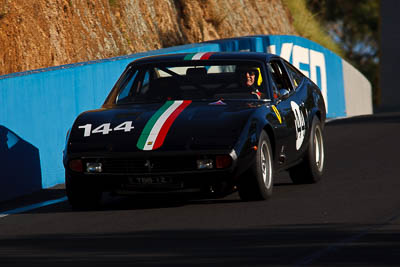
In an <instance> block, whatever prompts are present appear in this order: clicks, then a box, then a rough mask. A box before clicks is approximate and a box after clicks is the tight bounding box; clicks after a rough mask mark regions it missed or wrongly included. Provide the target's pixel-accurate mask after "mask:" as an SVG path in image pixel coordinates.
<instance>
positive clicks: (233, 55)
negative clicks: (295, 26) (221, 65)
mask: <svg viewBox="0 0 400 267" xmlns="http://www.w3.org/2000/svg"><path fill="white" fill-rule="evenodd" d="M271 57H276V55H273V54H267V53H260V52H196V53H178V54H166V55H156V56H148V57H143V58H139V59H136V60H135V61H133V62H132V63H131V64H148V63H168V62H179V61H190V60H193V61H198V60H199V59H200V60H212V61H231V60H232V61H235V60H238V61H245V60H250V61H253V60H254V61H266V60H268V59H269V58H271Z"/></svg>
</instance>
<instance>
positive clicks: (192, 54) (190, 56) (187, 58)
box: [183, 53, 196, 60]
mask: <svg viewBox="0 0 400 267" xmlns="http://www.w3.org/2000/svg"><path fill="white" fill-rule="evenodd" d="M194 55H196V53H190V54H187V55H186V56H185V57H184V58H183V60H192V57H193V56H194Z"/></svg>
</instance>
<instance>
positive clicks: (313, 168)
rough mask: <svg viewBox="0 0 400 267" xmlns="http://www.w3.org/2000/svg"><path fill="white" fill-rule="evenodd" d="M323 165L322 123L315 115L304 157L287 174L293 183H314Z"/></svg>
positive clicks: (322, 171) (319, 178)
mask: <svg viewBox="0 0 400 267" xmlns="http://www.w3.org/2000/svg"><path fill="white" fill-rule="evenodd" d="M324 166H325V150H324V136H323V131H322V124H321V122H320V120H319V119H318V117H316V116H315V117H314V118H313V121H312V126H311V134H310V140H309V142H308V149H307V151H306V153H305V157H304V159H303V161H302V162H301V163H300V164H299V165H297V166H295V167H293V168H291V169H290V170H289V175H290V178H291V179H292V181H293V183H295V184H311V183H316V182H318V181H319V180H321V178H322V175H323V173H324Z"/></svg>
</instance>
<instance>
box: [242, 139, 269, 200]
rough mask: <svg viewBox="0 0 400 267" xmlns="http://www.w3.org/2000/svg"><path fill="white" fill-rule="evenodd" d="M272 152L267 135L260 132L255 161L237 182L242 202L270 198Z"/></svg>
mask: <svg viewBox="0 0 400 267" xmlns="http://www.w3.org/2000/svg"><path fill="white" fill-rule="evenodd" d="M273 174H274V172H273V161H272V150H271V144H270V141H269V138H268V135H267V134H266V133H265V132H264V131H262V132H261V134H260V138H259V141H258V149H257V151H256V159H255V162H254V163H253V165H252V166H251V167H250V169H249V170H248V171H247V172H245V173H244V175H243V176H242V177H241V178H240V180H239V187H238V191H239V196H240V198H241V199H242V200H243V201H254V200H266V199H268V198H270V197H271V195H272V189H273V186H274V183H273Z"/></svg>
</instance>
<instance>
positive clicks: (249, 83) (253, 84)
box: [241, 67, 261, 99]
mask: <svg viewBox="0 0 400 267" xmlns="http://www.w3.org/2000/svg"><path fill="white" fill-rule="evenodd" d="M259 75H260V71H259V69H258V68H257V67H247V68H245V69H243V70H242V71H241V83H242V84H241V85H242V86H243V87H245V88H246V90H247V91H248V92H250V93H251V94H252V95H253V96H254V97H255V98H257V99H261V92H260V91H259V90H258V86H257V84H258V83H260V82H258V81H259Z"/></svg>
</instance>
